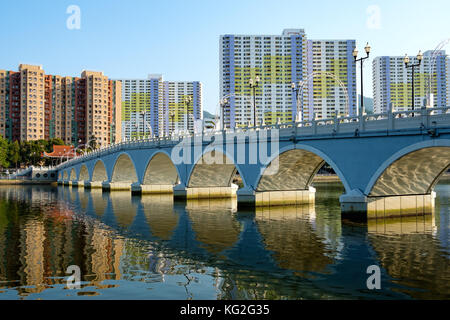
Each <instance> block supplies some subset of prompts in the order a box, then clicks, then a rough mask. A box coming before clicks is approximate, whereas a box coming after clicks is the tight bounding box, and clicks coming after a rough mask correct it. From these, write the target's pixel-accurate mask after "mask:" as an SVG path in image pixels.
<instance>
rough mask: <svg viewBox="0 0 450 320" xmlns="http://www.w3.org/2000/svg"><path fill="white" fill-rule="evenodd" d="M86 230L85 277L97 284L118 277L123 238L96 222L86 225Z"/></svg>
mask: <svg viewBox="0 0 450 320" xmlns="http://www.w3.org/2000/svg"><path fill="white" fill-rule="evenodd" d="M86 231H87V235H86V237H87V240H88V241H87V245H86V247H85V250H84V252H85V253H86V254H87V256H88V257H89V259H88V260H87V261H86V262H87V265H86V267H87V270H88V272H89V274H87V275H86V276H87V278H88V279H89V280H91V281H93V282H94V283H95V284H96V285H97V286H100V282H101V281H103V280H106V279H120V275H121V271H120V258H121V255H122V252H123V246H124V240H123V239H121V238H120V237H115V235H114V234H112V232H111V231H108V230H105V229H104V228H103V227H101V226H99V225H97V224H93V225H89V226H87V228H86ZM89 252H90V254H89ZM89 260H90V261H89Z"/></svg>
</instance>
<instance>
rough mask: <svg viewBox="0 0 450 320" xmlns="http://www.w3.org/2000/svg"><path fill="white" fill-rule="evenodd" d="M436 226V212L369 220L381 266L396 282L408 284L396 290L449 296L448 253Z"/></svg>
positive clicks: (420, 295) (415, 294)
mask: <svg viewBox="0 0 450 320" xmlns="http://www.w3.org/2000/svg"><path fill="white" fill-rule="evenodd" d="M434 227H435V216H434V215H427V216H418V217H408V218H401V219H377V220H374V221H371V222H370V223H369V228H368V231H369V235H368V236H369V240H370V243H371V245H372V247H373V249H374V250H375V252H376V253H377V255H378V257H379V258H378V260H379V261H380V264H381V267H382V268H384V269H386V271H387V273H388V274H389V276H391V277H392V278H394V279H395V280H394V282H395V283H396V284H398V285H400V286H406V287H408V289H403V288H402V287H400V288H396V289H395V290H398V291H401V292H404V293H406V294H408V295H410V296H411V297H413V298H416V299H431V298H432V299H448V297H449V293H450V268H449V267H448V266H449V263H448V253H446V252H444V250H445V249H444V248H443V247H442V246H441V243H440V241H439V240H438V239H436V238H435V236H434V232H433V229H434ZM442 279H447V281H443V280H442ZM411 288H418V290H414V289H411ZM419 289H420V290H419Z"/></svg>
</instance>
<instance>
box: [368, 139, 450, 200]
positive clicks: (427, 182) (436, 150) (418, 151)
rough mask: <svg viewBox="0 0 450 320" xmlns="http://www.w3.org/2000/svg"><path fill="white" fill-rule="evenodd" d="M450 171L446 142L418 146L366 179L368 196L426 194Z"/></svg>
mask: <svg viewBox="0 0 450 320" xmlns="http://www.w3.org/2000/svg"><path fill="white" fill-rule="evenodd" d="M449 167H450V140H448V139H443V140H429V141H424V142H419V143H416V144H413V145H411V146H408V147H406V148H403V149H402V150H400V151H398V152H396V153H395V154H394V155H392V156H391V157H390V158H389V159H387V160H386V161H384V163H383V164H382V165H381V166H380V167H379V168H378V170H377V171H376V172H375V173H374V174H373V176H372V178H371V179H370V181H369V183H368V185H367V187H366V190H365V192H364V193H365V194H366V195H368V196H374V197H377V196H396V195H398V196H401V195H420V194H429V193H430V192H431V191H432V190H433V189H434V186H435V185H436V183H437V182H438V181H439V178H440V177H441V176H442V174H444V173H445V171H446V170H447V169H448V168H449Z"/></svg>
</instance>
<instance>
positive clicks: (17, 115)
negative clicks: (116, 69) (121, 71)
mask: <svg viewBox="0 0 450 320" xmlns="http://www.w3.org/2000/svg"><path fill="white" fill-rule="evenodd" d="M121 95H122V89H121V83H120V82H117V81H112V80H109V79H108V78H107V77H106V76H104V75H103V73H101V72H93V71H83V73H82V75H81V77H80V78H78V77H62V76H58V75H46V74H45V73H44V71H43V69H42V67H41V66H32V65H24V64H21V65H20V66H19V72H14V71H6V70H0V134H1V135H2V136H4V137H6V138H7V139H9V140H12V141H15V140H18V141H29V140H39V139H50V138H60V139H62V140H63V141H64V142H65V143H66V144H72V145H79V144H84V143H87V142H89V140H92V139H93V138H94V137H95V140H96V141H97V143H99V144H101V145H107V144H110V143H113V142H118V141H120V139H121V124H120V113H121V111H120V108H121V100H122V98H121ZM116 114H118V116H116Z"/></svg>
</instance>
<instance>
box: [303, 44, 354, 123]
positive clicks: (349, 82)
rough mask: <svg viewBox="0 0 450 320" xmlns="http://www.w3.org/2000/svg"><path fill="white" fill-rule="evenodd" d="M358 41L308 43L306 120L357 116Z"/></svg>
mask: <svg viewBox="0 0 450 320" xmlns="http://www.w3.org/2000/svg"><path fill="white" fill-rule="evenodd" d="M355 45H356V43H355V40H308V54H307V56H308V59H307V61H308V80H307V86H308V90H307V92H308V98H307V99H306V101H307V103H306V108H305V110H304V114H303V117H304V119H308V120H312V119H313V118H314V117H315V118H316V119H323V118H331V117H333V116H334V115H339V116H346V115H350V116H352V115H355V114H356V113H357V110H356V68H355V60H354V58H353V50H354V48H355Z"/></svg>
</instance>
